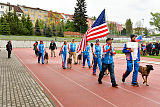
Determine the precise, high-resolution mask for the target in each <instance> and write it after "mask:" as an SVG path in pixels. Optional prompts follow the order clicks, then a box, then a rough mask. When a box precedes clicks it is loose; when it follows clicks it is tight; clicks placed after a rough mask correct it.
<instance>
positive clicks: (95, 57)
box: [92, 39, 102, 75]
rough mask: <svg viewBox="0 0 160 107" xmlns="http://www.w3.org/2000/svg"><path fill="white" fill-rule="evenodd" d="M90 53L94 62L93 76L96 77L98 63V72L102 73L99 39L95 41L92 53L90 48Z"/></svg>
mask: <svg viewBox="0 0 160 107" xmlns="http://www.w3.org/2000/svg"><path fill="white" fill-rule="evenodd" d="M92 53H93V60H94V65H93V75H96V68H97V63H98V67H99V71H100V72H101V71H102V65H101V46H100V41H99V39H97V40H96V44H95V50H94V51H93V48H92Z"/></svg>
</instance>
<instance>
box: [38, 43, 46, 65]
mask: <svg viewBox="0 0 160 107" xmlns="http://www.w3.org/2000/svg"><path fill="white" fill-rule="evenodd" d="M38 50H39V52H38V63H40V59H41V57H42V64H44V50H45V48H44V44H43V41H42V40H40V44H39V45H38Z"/></svg>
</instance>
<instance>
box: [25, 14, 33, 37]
mask: <svg viewBox="0 0 160 107" xmlns="http://www.w3.org/2000/svg"><path fill="white" fill-rule="evenodd" d="M26 28H27V29H28V33H27V35H32V34H33V24H32V22H31V20H30V16H29V15H28V17H27V20H26Z"/></svg>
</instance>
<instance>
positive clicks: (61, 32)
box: [58, 25, 64, 37]
mask: <svg viewBox="0 0 160 107" xmlns="http://www.w3.org/2000/svg"><path fill="white" fill-rule="evenodd" d="M58 36H60V37H64V32H63V28H62V25H61V26H60V30H59V33H58Z"/></svg>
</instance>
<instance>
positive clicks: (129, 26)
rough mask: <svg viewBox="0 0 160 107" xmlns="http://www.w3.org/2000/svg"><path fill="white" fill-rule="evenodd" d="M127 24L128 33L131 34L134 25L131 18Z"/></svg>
mask: <svg viewBox="0 0 160 107" xmlns="http://www.w3.org/2000/svg"><path fill="white" fill-rule="evenodd" d="M125 25H126V34H127V35H130V34H131V33H132V32H133V27H132V26H133V23H132V21H131V19H127V20H126V23H125Z"/></svg>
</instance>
